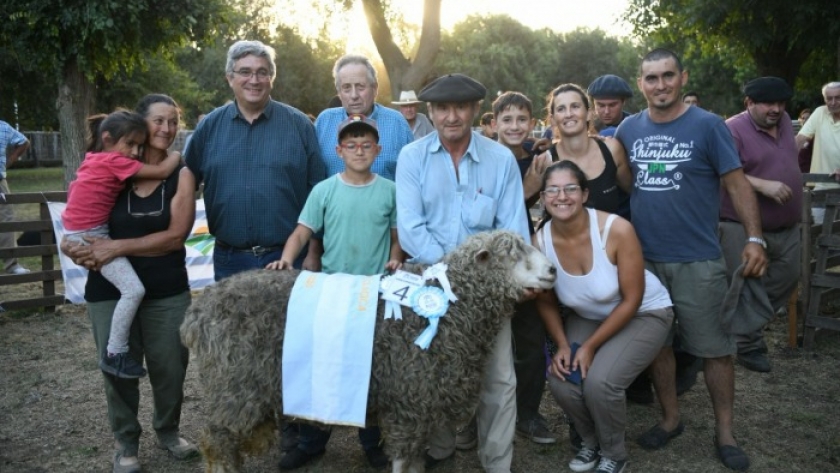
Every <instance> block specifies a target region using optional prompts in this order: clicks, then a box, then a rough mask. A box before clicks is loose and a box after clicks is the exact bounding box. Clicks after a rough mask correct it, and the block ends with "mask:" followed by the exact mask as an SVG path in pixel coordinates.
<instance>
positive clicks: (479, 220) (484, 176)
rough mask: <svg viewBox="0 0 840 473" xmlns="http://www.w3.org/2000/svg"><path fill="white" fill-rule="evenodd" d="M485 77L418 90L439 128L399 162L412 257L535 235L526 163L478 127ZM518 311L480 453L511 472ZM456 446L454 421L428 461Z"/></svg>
mask: <svg viewBox="0 0 840 473" xmlns="http://www.w3.org/2000/svg"><path fill="white" fill-rule="evenodd" d="M486 94H487V89H485V88H484V86H483V85H481V84H480V83H479V82H478V81H476V80H475V79H472V78H471V77H467V76H465V75H463V74H449V75H445V76H443V77H439V78H437V79H435V80H434V81H432V82H431V83H429V85H427V86H426V87H425V88H424V89H423V90H422V91H420V94H419V95H418V98H419V99H420V100H422V101H424V102H428V105H429V107H428V109H429V117H430V118H431V119H432V123H433V124H434V126H435V130H436V131H435V132H433V133H430V134H428V135H426V136H424V137H423V138H420V139H419V140H417V141H414V142H413V143H410V144H408V145H406V146H405V147H403V149H402V151H401V152H400V156H399V166H397V179H396V183H397V231H398V233H399V238H400V245H402V247H403V249H404V250H405V251H406V252H407V253H408V254H410V255H413V256H414V257H413V259H412V260H411V262H412V263H425V264H433V263H437V262H438V261H440V260H441V258H442V257H443V255H444V254H446V253H449V252H450V251H452V250H453V249H455V247H456V246H457V245H458V244H459V243H461V242H462V241H464V239H466V237H467V236H469V235H471V234H474V233H478V232H482V231H488V230H494V229H507V230H512V231H515V232H517V233H519V234H520V235H522V238H524V239H525V241H527V242H530V241H531V240H530V235H529V230H528V228H529V227H528V220H527V215H526V211H525V206H524V205H522V202H523V201H524V195H523V193H522V181H521V178H520V175H519V166H518V165H517V163H516V158H514V156H513V154H512V153H511V151H510V150H509V149H508V148H507V147H505V146H503V145H501V144H499V143H497V142H495V141H493V140H490V139H488V138H486V137H484V136H481V135H480V134H479V133H476V132H474V131H472V124H473V122H474V120H475V118H476V117H477V116H478V112H479V107H480V102H481V100H483V99H484V96H485V95H486ZM515 395H516V378H515V376H514V371H513V356H512V347H511V326H510V319H507V320H505V321H504V322H503V325H502V330H501V331H500V333H499V334H498V335H497V337H496V340H495V342H494V346H493V351H492V353H491V355H490V359H489V360H488V363H487V369H486V371H485V373H484V380H483V383H482V392H481V397H480V402H479V405H478V409H477V412H476V417H477V421H478V422H477V424H478V446H479V450H478V454H479V459H480V460H481V464H482V466H483V467H484V470H485V471H486V472H488V473H510V464H511V460H512V458H513V435H514V425H515V423H516V399H515ZM454 453H455V430H454V428H453V426H440V428H439V429H437V430H436V431H434V432H432V433H431V435H430V438H429V452H428V457H427V458H426V468H427V469H428V468H432V467H434V466H436V465H437V464H439V463H440V462H441V461H443V460H446V459H448V458H451V457H452V455H453V454H454Z"/></svg>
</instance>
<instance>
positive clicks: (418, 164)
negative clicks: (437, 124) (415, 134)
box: [397, 132, 531, 264]
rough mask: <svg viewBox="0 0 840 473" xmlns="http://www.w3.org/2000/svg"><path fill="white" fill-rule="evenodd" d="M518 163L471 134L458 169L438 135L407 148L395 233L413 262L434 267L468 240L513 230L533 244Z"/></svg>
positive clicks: (399, 169)
mask: <svg viewBox="0 0 840 473" xmlns="http://www.w3.org/2000/svg"><path fill="white" fill-rule="evenodd" d="M523 201H524V196H523V193H522V180H521V179H520V177H519V167H518V165H517V164H516V158H514V156H513V153H511V152H510V150H509V149H508V148H506V147H504V146H502V145H500V144H499V143H496V142H495V141H492V140H490V139H488V138H485V137H483V136H481V135H479V134H478V133H476V132H472V139H471V140H470V144H469V146H468V148H467V151H466V153H465V154H464V156H463V157H462V158H461V161H460V162H459V163H458V175H457V176H456V175H455V166H454V164H453V163H452V157H451V156H450V155H449V152H448V151H446V148H444V147H443V145H442V144H441V142H440V139H439V138H438V134H437V132H433V133H431V134H429V135H426V136H424V137H423V138H420V139H419V140H417V141H415V142H414V143H411V144H409V145H407V146H406V147H404V148H403V150H402V152H401V153H400V165H399V167H397V229H398V233H399V238H400V245H402V247H403V249H404V250H405V251H406V252H407V253H408V254H410V255H412V256H414V259H413V260H412V262H415V263H425V264H432V263H435V262H437V261H440V259H441V258H443V255H444V254H446V253H449V252H450V251H452V250H454V249H455V247H456V246H457V245H458V244H459V243H461V242H462V241H463V240H464V239H465V238H466V237H467V236H469V235H472V234H474V233H478V232H481V231H485V230H494V229H507V230H512V231H515V232H517V233H519V234H520V235H522V238H524V239H525V241H526V242H528V243H529V244H530V242H531V237H530V235H529V232H528V218H527V216H526V213H525V206H524V205H522V202H523Z"/></svg>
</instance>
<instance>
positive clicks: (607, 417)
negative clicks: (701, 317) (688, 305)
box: [537, 160, 673, 473]
mask: <svg viewBox="0 0 840 473" xmlns="http://www.w3.org/2000/svg"><path fill="white" fill-rule="evenodd" d="M590 195H591V189H590V188H589V182H588V180H587V178H586V175H585V173H584V171H583V170H582V169H581V168H580V167H578V166H577V165H576V164H575V163H573V162H572V161H569V160H566V161H560V162H557V163H554V164H552V165H551V166H549V167H548V169H547V170H546V172H545V174H544V176H543V185H542V191H541V196H542V199H543V202H544V204H545V211H546V214H547V217H546V220H544V221H543V226H542V227H540V228H539V229H538V230H537V241H538V242H539V246H540V249H541V251H542V252H543V253H544V254H545V255H546V256H547V257H548V258H549V260H551V261H552V262H553V263H554V265H555V266H556V267H557V269H558V271H557V275H558V278H557V282H556V283H555V291H554V292H547V293H542V294H540V295H539V296H538V298H537V309H538V311H539V314H540V316H541V317H542V320H543V323H544V324H545V326H546V331H547V333H548V336H549V337H551V339H552V340H553V341H554V343H555V344H556V345H557V347H558V349H557V353H556V354H555V355H554V356H553V357H552V360H551V364H550V366H549V389H550V390H551V392H552V394H553V395H554V397H555V398H556V399H557V402H558V403H559V404H560V405H561V407H562V408H563V410H564V411H566V413H567V414H568V415H569V416H570V417H571V418H572V420H573V421H574V424H575V427H576V428H577V431H578V432H579V433H580V435H581V437H582V439H583V447H582V448H581V449H580V451H579V452H578V453H577V455H576V456H575V458H574V459H572V461H571V462H570V463H569V468H571V469H572V471H588V470H591V469H592V468H594V467H595V466H596V465H597V470H596V471H597V473H607V472H609V473H620V472H622V471H625V467H626V464H627V450H626V448H625V445H624V430H625V418H626V406H625V394H624V391H625V389H626V388H627V386H629V385H630V383H631V382H632V381H633V379H634V378H635V377H636V376H637V375H638V374H639V373H641V372H642V371H643V370H644V369H645V368H646V367H647V366H648V365H649V364H650V363H651V362H652V361H653V359H654V358H655V357H656V355H657V353H658V352H659V348H660V347H662V345H663V344H664V342H665V339H666V337H667V335H668V332H669V329H670V327H671V322H672V321H673V311H672V308H671V305H672V304H671V299H670V297H669V295H668V292H667V290H666V289H665V288H664V287H663V286H662V284H661V283H660V282H659V280H658V279H657V278H656V277H655V276H654V275H653V274H652V273H650V272H648V271H646V270H645V269H644V260H643V258H642V250H641V246H640V244H639V241H638V239H637V237H636V233H635V231H634V230H633V227H632V226H631V225H630V223H629V222H628V221H627V220H624V219H623V218H621V217H618V216H617V215H614V214H610V213H607V212H602V211H599V210H595V209H591V208H587V207H586V206H585V205H586V204H587V202H588V200H589V197H590ZM558 299H559V301H558ZM558 302H562V303H563V304H564V305H565V306H568V307H570V308H571V309H573V311H574V312H573V313H569V314H568V315H567V317H566V318H565V319H561V317H560V309H559V303H558ZM573 347H574V348H573ZM578 375H579V377H578Z"/></svg>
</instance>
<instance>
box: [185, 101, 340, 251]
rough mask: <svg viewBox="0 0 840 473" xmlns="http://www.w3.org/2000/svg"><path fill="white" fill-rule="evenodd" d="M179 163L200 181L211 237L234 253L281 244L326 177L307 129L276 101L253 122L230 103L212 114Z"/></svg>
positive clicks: (300, 118)
mask: <svg viewBox="0 0 840 473" xmlns="http://www.w3.org/2000/svg"><path fill="white" fill-rule="evenodd" d="M185 160H186V162H187V166H189V168H190V170H191V171H192V172H193V173H194V174H195V176H196V180H197V182H201V181H204V203H205V207H206V208H207V222H208V224H209V226H210V233H212V234H213V235H214V236H215V237H216V238H217V239H219V240H221V241H223V242H225V243H227V244H228V245H231V246H234V247H240V248H247V247H252V246H267V247H268V246H280V245H283V244H285V243H286V240H287V239H288V238H289V235H291V234H292V231H293V230H294V229H295V227H296V226H297V220H298V216H300V211H301V210H302V209H303V205H304V203H306V198H307V197H308V196H309V192H310V191H311V190H312V188H313V187H314V186H315V184H317V183H318V182H320V181H321V180H323V179H324V177H325V173H324V162H323V161H322V160H321V153H320V150H319V149H318V140H317V138H316V137H315V129H314V128H313V126H312V122H310V121H309V119H308V118H307V117H306V115H304V114H303V113H302V112H300V111H299V110H297V109H296V108H294V107H291V106H289V105H286V104H283V103H280V102H277V101H274V100H271V101H270V102H269V103H268V105H267V106H266V108H265V110H263V112H262V114H261V115H260V116H259V117H258V118H257V119H255V120H254V122H253V123H248V121H247V120H245V119H244V118H243V117H242V116H241V115H240V113H239V109H238V108H237V106H236V102H232V103H230V104H228V105H225V106H222V107H219V108H217V109H216V110H214V111H212V112H211V113H210V114H208V115H207V117H205V118H204V120H202V121H201V123H199V124H198V126H197V127H196V130H195V133H193V135H192V139H191V140H190V146H189V147H188V148H187V150H186V151H185Z"/></svg>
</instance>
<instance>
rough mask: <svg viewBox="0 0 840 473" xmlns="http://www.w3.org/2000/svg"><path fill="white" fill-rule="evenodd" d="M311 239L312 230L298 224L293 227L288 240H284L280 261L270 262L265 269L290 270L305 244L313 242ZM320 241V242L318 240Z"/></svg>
mask: <svg viewBox="0 0 840 473" xmlns="http://www.w3.org/2000/svg"><path fill="white" fill-rule="evenodd" d="M311 238H312V229H311V228H309V227H307V226H306V225H302V224H300V223H299V224H298V226H297V227H295V231H293V232H292V234H291V235H289V239H288V240H286V244H285V245H284V246H283V254H282V255H280V259H279V260H277V261H272V262H271V263H268V265H267V266H266V267H265V268H266V269H292V267H293V264H294V262H295V260H296V259H297V257H298V255H299V254H300V251H301V250H302V249H303V247H304V246H306V243H307V242H310V245H311V244H312V243H311V242H312V241H314V240H310V239H311ZM318 241H320V240H318Z"/></svg>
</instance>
